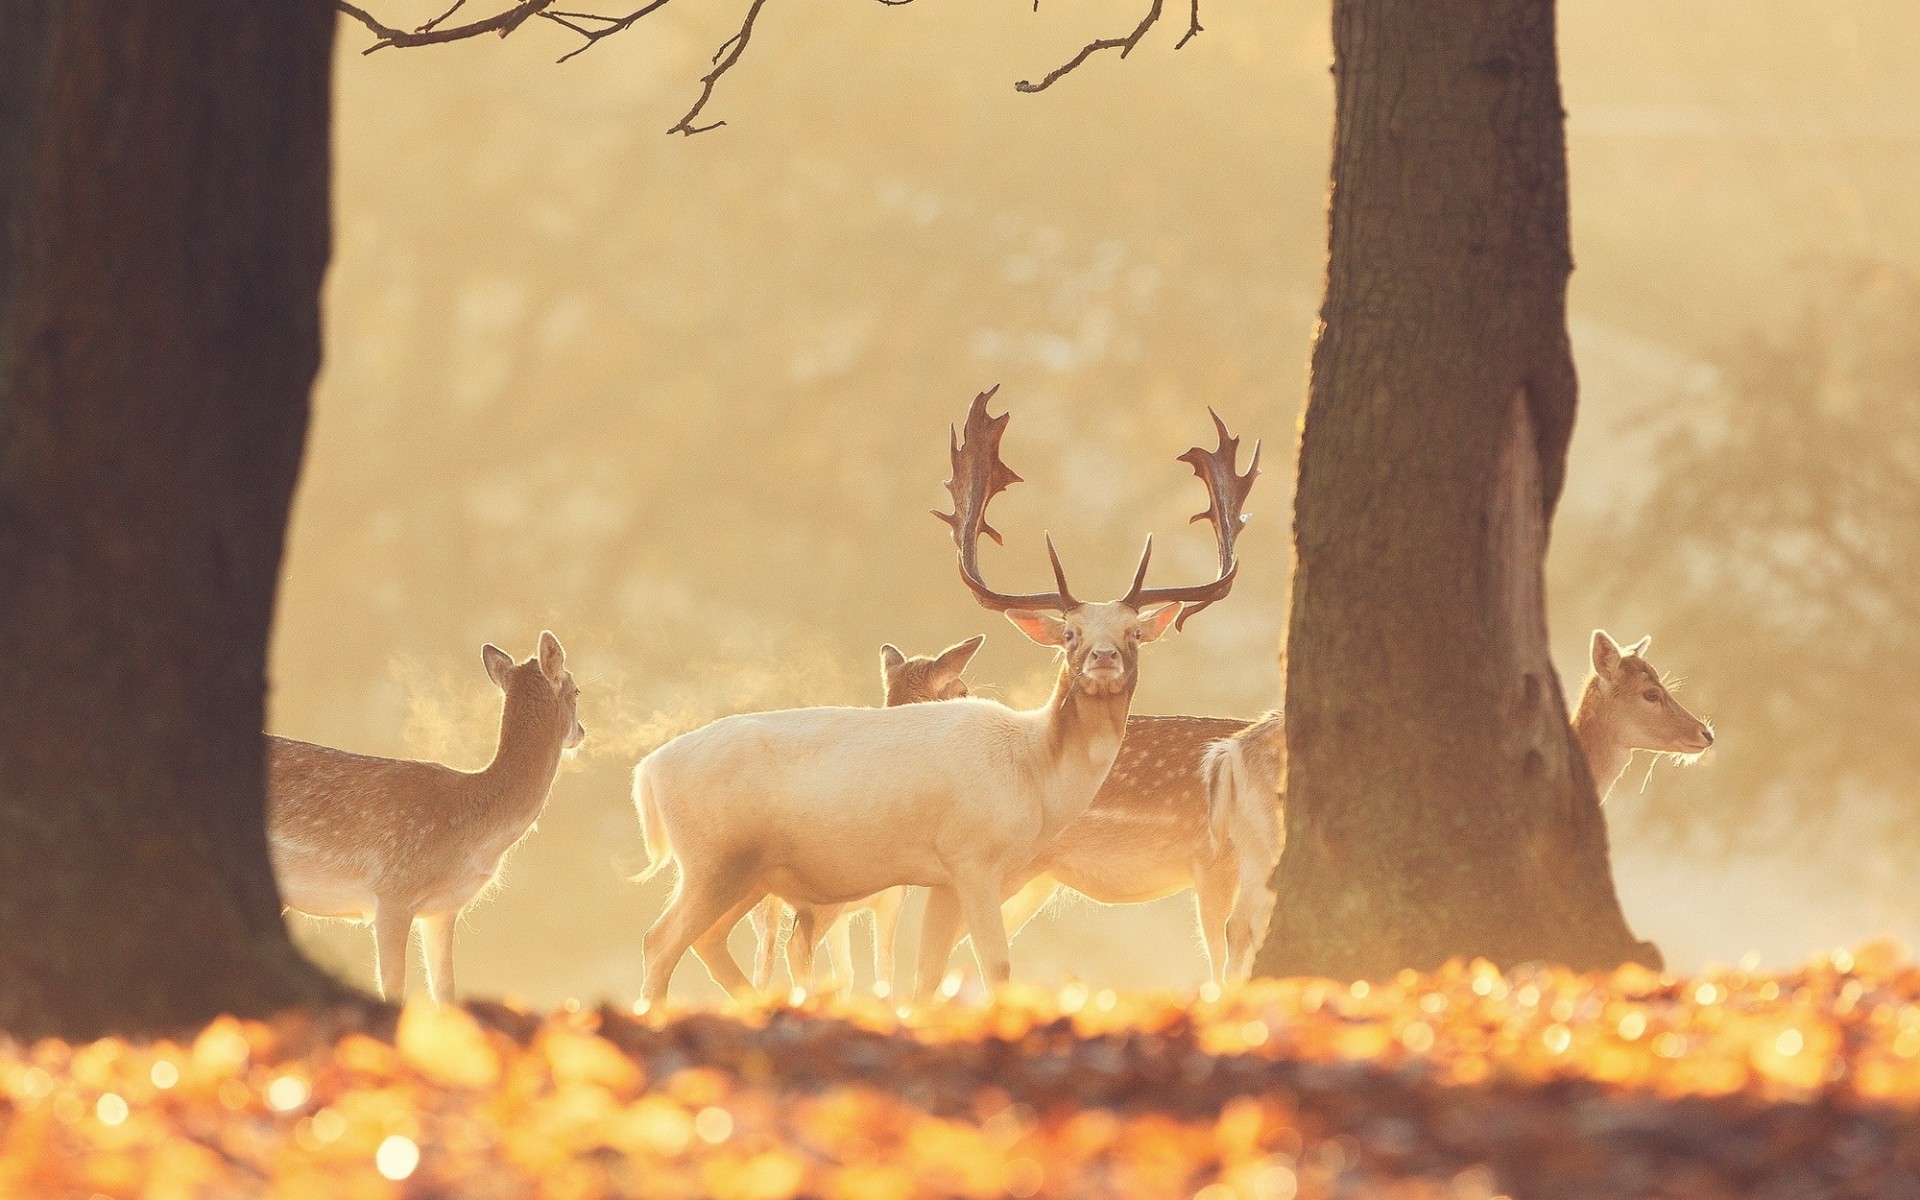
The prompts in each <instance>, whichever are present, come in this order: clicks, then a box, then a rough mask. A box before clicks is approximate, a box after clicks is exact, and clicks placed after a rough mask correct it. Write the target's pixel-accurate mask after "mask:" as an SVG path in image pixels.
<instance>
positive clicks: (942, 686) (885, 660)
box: [752, 633, 987, 996]
mask: <svg viewBox="0 0 1920 1200" xmlns="http://www.w3.org/2000/svg"><path fill="white" fill-rule="evenodd" d="M986 640H987V635H986V634H984V633H982V634H975V635H974V636H973V637H970V638H968V639H967V640H966V641H964V642H960V643H958V644H956V645H952V646H948V647H947V648H946V649H945V650H942V651H941V652H940V653H938V654H936V655H933V656H932V657H924V656H920V655H916V656H914V657H912V658H908V657H907V656H906V655H904V654H902V653H900V650H899V648H898V647H896V646H894V645H893V644H892V643H888V644H887V645H884V646H882V647H880V684H881V689H882V695H883V697H884V701H883V703H884V704H885V706H886V707H888V708H893V707H896V706H898V705H902V704H924V703H926V702H927V701H930V700H957V699H959V698H960V697H962V696H964V695H966V694H967V681H966V680H965V679H964V678H962V673H963V672H964V671H965V670H966V669H967V664H968V663H969V662H972V661H973V656H974V653H975V652H976V651H978V650H979V649H980V647H981V645H982V643H984V642H985V641H986ZM905 899H906V889H905V888H888V889H887V890H886V891H884V892H880V893H878V894H876V895H873V896H869V897H867V899H866V900H865V901H864V902H862V903H860V904H850V905H847V906H846V908H845V911H843V912H841V913H840V914H839V916H838V917H830V916H829V913H830V910H829V909H827V908H822V907H815V906H812V905H808V906H806V907H805V908H804V909H803V910H802V911H801V912H800V913H797V914H796V915H795V929H794V933H795V936H794V938H793V939H791V940H789V941H788V943H787V957H788V962H787V971H788V973H789V974H790V975H791V976H792V977H793V981H794V983H795V984H796V985H798V986H801V987H805V986H808V985H809V984H810V983H811V980H812V978H813V948H814V944H815V938H816V936H817V934H818V931H819V930H821V929H825V930H826V943H827V961H828V965H829V970H830V972H831V974H832V982H831V984H830V985H829V987H830V990H835V991H839V990H844V989H846V988H849V987H851V986H852V985H853V945H852V940H851V935H850V928H849V927H850V925H851V924H852V921H853V918H854V917H855V916H857V915H859V914H860V913H861V912H862V911H865V912H868V913H871V914H872V915H873V978H874V981H875V989H876V990H877V991H878V992H879V993H880V994H881V995H883V996H884V995H886V994H887V993H888V992H889V991H891V990H892V987H893V943H894V933H895V930H897V929H898V927H899V924H900V906H901V904H902V903H903V902H904V901H905ZM785 908H786V905H785V904H784V903H782V902H781V900H780V898H779V897H778V896H768V897H767V898H766V899H765V900H762V901H761V902H760V903H759V905H758V906H756V907H755V908H754V910H753V913H752V921H753V933H754V943H755V947H756V950H755V954H754V960H753V986H754V987H756V988H760V989H763V990H764V989H765V988H766V986H767V985H768V984H769V983H770V982H772V980H773V960H774V955H775V952H776V950H777V949H778V943H779V940H780V917H781V913H782V911H783V910H784V909H785Z"/></svg>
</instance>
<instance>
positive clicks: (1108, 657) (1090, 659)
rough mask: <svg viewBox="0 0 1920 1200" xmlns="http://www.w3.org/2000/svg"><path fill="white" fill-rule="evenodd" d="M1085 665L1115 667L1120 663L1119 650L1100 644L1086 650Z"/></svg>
mask: <svg viewBox="0 0 1920 1200" xmlns="http://www.w3.org/2000/svg"><path fill="white" fill-rule="evenodd" d="M1087 665H1088V666H1090V667H1117V666H1119V665H1120V652H1119V651H1118V650H1115V649H1113V648H1112V647H1110V646H1100V647H1096V648H1095V649H1092V650H1089V651H1087Z"/></svg>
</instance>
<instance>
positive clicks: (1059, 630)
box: [1007, 608, 1067, 646]
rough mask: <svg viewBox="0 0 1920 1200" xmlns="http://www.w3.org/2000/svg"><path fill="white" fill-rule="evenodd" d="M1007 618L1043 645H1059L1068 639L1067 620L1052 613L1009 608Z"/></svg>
mask: <svg viewBox="0 0 1920 1200" xmlns="http://www.w3.org/2000/svg"><path fill="white" fill-rule="evenodd" d="M1007 620H1009V621H1012V622H1013V623H1014V624H1015V625H1017V626H1019V628H1020V632H1021V633H1024V634H1026V635H1027V636H1028V637H1030V638H1032V639H1033V640H1034V641H1036V642H1039V643H1040V644H1041V645H1042V646H1058V645H1060V644H1061V643H1062V642H1064V641H1066V640H1067V623H1066V621H1065V620H1064V619H1062V618H1060V617H1056V616H1054V615H1053V614H1052V613H1049V612H1033V611H1031V610H1028V609H1024V608H1010V609H1008V610H1007Z"/></svg>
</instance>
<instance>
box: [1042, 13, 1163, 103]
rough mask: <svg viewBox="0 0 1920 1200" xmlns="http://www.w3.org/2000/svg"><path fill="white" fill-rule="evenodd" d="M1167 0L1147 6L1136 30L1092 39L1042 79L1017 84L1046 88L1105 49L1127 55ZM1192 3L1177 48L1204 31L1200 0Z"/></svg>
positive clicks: (1157, 17)
mask: <svg viewBox="0 0 1920 1200" xmlns="http://www.w3.org/2000/svg"><path fill="white" fill-rule="evenodd" d="M1165 3H1166V0H1153V6H1152V7H1151V8H1149V9H1148V10H1147V15H1146V16H1144V17H1142V18H1140V23H1139V24H1138V25H1136V26H1134V27H1133V32H1132V33H1129V34H1127V35H1126V36H1125V37H1115V38H1100V39H1099V40H1097V41H1092V42H1088V43H1087V44H1086V45H1084V46H1082V47H1080V53H1078V54H1076V55H1074V56H1073V57H1072V58H1070V59H1068V60H1067V61H1066V62H1064V63H1062V64H1061V65H1060V66H1057V67H1055V68H1054V69H1053V70H1051V71H1049V72H1047V73H1046V75H1044V76H1042V77H1041V79H1040V82H1038V83H1035V82H1033V81H1032V80H1028V79H1023V80H1021V81H1020V82H1019V83H1016V84H1014V85H1013V86H1014V88H1015V89H1016V90H1018V91H1022V92H1044V91H1046V90H1047V89H1048V88H1050V87H1052V86H1053V85H1054V84H1056V83H1058V82H1060V80H1061V79H1062V78H1064V77H1065V76H1066V75H1068V74H1069V73H1071V72H1072V71H1073V70H1074V69H1075V68H1077V67H1079V65H1080V64H1081V63H1083V62H1086V61H1087V60H1088V59H1089V58H1092V57H1093V56H1094V55H1096V54H1098V53H1100V52H1101V51H1102V50H1118V51H1119V52H1120V57H1121V58H1125V57H1126V56H1127V55H1129V54H1132V53H1133V48H1134V47H1135V46H1138V45H1139V44H1140V39H1141V38H1143V37H1145V36H1147V31H1148V30H1149V29H1152V28H1153V27H1154V25H1155V24H1156V23H1158V22H1159V20H1160V10H1161V8H1162V7H1164V5H1165ZM1190 4H1191V16H1190V17H1189V18H1188V21H1187V31H1186V32H1185V33H1184V34H1182V35H1180V40H1179V41H1178V42H1177V43H1175V45H1174V49H1176V50H1178V49H1180V48H1181V47H1182V46H1185V45H1186V44H1187V43H1188V42H1190V41H1192V40H1193V39H1194V36H1195V35H1196V34H1198V33H1199V32H1200V0H1190ZM1039 7H1040V4H1039V0H1034V9H1035V11H1038V10H1039Z"/></svg>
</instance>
